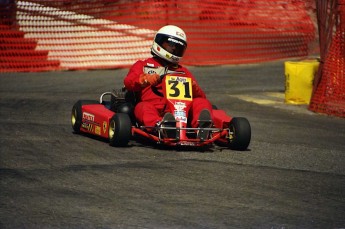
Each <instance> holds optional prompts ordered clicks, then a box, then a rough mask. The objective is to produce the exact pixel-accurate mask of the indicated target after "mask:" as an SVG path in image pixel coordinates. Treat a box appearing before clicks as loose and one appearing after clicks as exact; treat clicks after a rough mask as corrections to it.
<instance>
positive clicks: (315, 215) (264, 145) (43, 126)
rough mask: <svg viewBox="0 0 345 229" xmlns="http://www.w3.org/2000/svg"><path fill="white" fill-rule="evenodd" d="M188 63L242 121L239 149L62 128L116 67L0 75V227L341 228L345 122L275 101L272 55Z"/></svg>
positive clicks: (279, 79) (278, 77) (277, 78)
mask: <svg viewBox="0 0 345 229" xmlns="http://www.w3.org/2000/svg"><path fill="white" fill-rule="evenodd" d="M190 70H191V71H192V72H193V73H194V74H195V75H196V77H197V79H198V80H199V83H200V84H201V85H202V86H203V88H204V89H205V92H206V93H207V95H208V98H209V99H210V100H211V101H212V102H213V103H214V104H216V105H217V106H218V107H219V108H221V109H224V110H225V111H226V112H227V113H228V114H230V115H232V116H243V117H246V118H248V120H249V121H250V123H251V126H252V141H251V144H250V146H249V149H248V150H247V151H243V152H240V151H232V150H229V149H226V148H220V147H213V148H211V149H209V150H206V151H197V150H194V149H193V150H185V149H183V150H175V149H166V148H159V147H158V148H157V147H155V146H153V145H150V144H143V142H130V145H129V146H128V147H126V148H113V147H110V146H109V145H108V143H107V142H105V141H101V140H98V139H93V138H90V137H86V136H81V135H76V134H73V132H72V127H71V124H70V113H71V109H72V106H73V104H74V103H75V102H76V101H77V100H78V99H96V100H97V99H98V97H99V95H100V94H101V93H103V92H104V91H108V90H111V89H113V88H120V87H121V85H122V79H123V77H124V75H125V74H126V72H127V69H122V70H99V71H98V70H97V71H75V72H73V71H68V72H44V73H8V74H7V73H6V74H0V106H1V110H0V126H1V128H0V136H1V139H0V141H1V149H0V150H1V151H0V185H1V186H0V228H4V229H7V228H8V229H16V228H35V229H36V228H76V229H77V228H269V229H273V228H274V229H278V228H279V229H283V228H334V229H340V228H345V168H344V167H345V120H344V119H342V118H337V117H330V116H326V115H321V114H315V113H313V112H310V111H308V110H307V108H306V106H294V105H287V104H284V102H283V96H284V81H285V78H284V66H283V63H282V62H275V63H268V64H258V65H247V66H215V67H198V68H194V67H193V68H190ZM260 101H261V102H260ZM262 101H266V102H262ZM267 101H271V102H267Z"/></svg>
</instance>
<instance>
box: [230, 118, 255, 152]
mask: <svg viewBox="0 0 345 229" xmlns="http://www.w3.org/2000/svg"><path fill="white" fill-rule="evenodd" d="M229 129H230V132H229V148H230V149H234V150H246V149H247V148H248V146H249V143H250V139H251V127H250V124H249V121H248V120H247V119H246V118H243V117H235V118H233V119H232V120H231V122H230V126H229Z"/></svg>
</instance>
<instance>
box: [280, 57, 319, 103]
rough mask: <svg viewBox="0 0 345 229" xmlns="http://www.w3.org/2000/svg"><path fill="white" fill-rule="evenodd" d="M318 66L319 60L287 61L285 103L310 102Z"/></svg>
mask: <svg viewBox="0 0 345 229" xmlns="http://www.w3.org/2000/svg"><path fill="white" fill-rule="evenodd" d="M318 68H319V62H318V61H317V60H304V61H298V62H295V61H286V62H285V103H288V104H309V102H310V98H311V94H312V91H313V80H314V76H315V74H316V73H317V70H318Z"/></svg>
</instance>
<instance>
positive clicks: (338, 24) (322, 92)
mask: <svg viewBox="0 0 345 229" xmlns="http://www.w3.org/2000/svg"><path fill="white" fill-rule="evenodd" d="M317 10H318V24H319V31H320V32H319V33H320V50H321V53H320V57H321V61H320V67H319V71H318V75H317V76H316V77H315V80H314V92H313V95H312V98H311V101H310V104H309V109H310V110H312V111H315V112H318V113H324V114H328V115H334V116H339V117H345V0H325V1H319V2H318V5H317Z"/></svg>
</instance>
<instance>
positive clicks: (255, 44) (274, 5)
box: [0, 0, 319, 72]
mask: <svg viewBox="0 0 345 229" xmlns="http://www.w3.org/2000/svg"><path fill="white" fill-rule="evenodd" d="M7 2H8V3H7V4H4V3H1V4H0V15H1V16H0V22H1V23H0V43H1V44H0V72H23V71H47V70H69V69H74V70H78V69H99V68H119V67H128V66H130V65H132V64H133V63H134V62H135V61H136V60H137V59H143V58H147V57H150V47H151V44H152V40H153V37H154V34H155V31H157V30H158V29H159V28H160V27H162V26H164V25H166V24H174V25H177V26H180V27H181V28H183V29H184V30H185V32H186V34H187V38H188V49H187V51H186V53H185V57H184V59H183V61H182V62H183V64H187V65H194V66H201V65H221V64H244V63H254V62H264V61H271V60H277V59H286V58H291V57H294V58H295V57H302V58H303V57H307V56H310V55H314V54H318V53H319V49H318V43H317V28H316V16H315V3H314V0H284V1H276V0H183V1H182V0H140V1H139V0H118V1H114V0H88V1H85V0H74V1H69V0H36V1H18V0H17V1H15V0H8V1H7Z"/></svg>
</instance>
